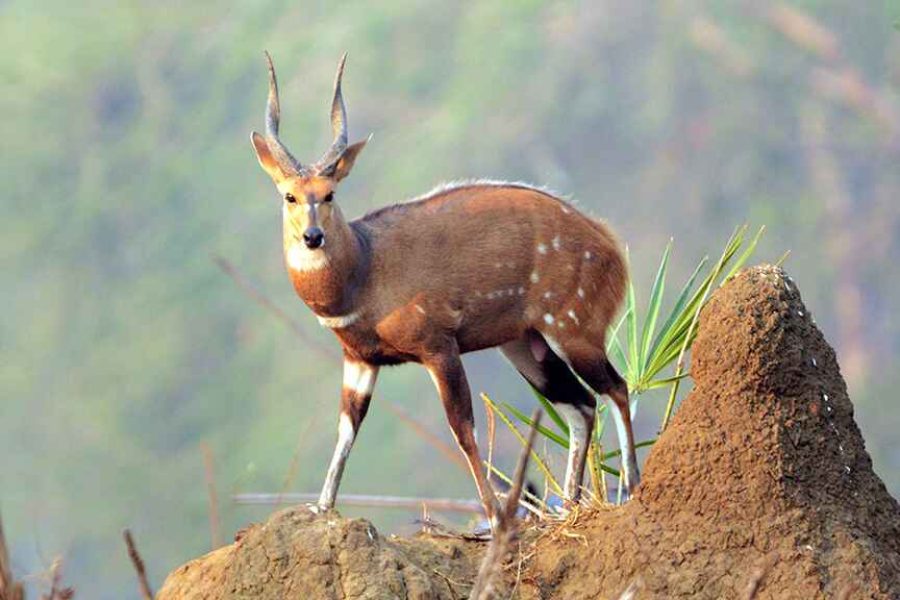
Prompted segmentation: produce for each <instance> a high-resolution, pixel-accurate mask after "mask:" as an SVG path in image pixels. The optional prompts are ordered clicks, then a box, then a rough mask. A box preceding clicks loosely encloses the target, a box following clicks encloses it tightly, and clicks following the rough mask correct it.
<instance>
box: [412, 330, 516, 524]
mask: <svg viewBox="0 0 900 600" xmlns="http://www.w3.org/2000/svg"><path fill="white" fill-rule="evenodd" d="M424 365H425V368H427V369H428V372H429V373H430V374H431V378H432V379H433V380H434V384H435V386H436V387H437V390H438V394H440V396H441V402H442V403H443V405H444V411H445V412H446V413H447V421H448V423H449V424H450V430H451V431H452V432H453V436H454V437H455V438H456V443H457V444H459V448H460V450H462V452H463V454H464V455H465V456H466V461H467V462H468V463H469V470H470V471H471V472H472V476H473V477H474V478H475V487H477V488H478V496H479V497H480V498H481V503H482V504H483V505H484V511H485V513H486V514H487V517H488V519H490V520H491V524H492V525H493V522H494V516H495V515H496V511H497V506H498V505H497V497H496V496H495V495H494V490H493V489H491V486H490V484H489V483H488V480H487V477H485V474H484V469H483V468H482V466H481V457H480V455H479V453H478V446H477V444H476V443H475V431H474V417H473V415H472V394H471V392H470V391H469V383H468V381H466V372H465V371H464V370H463V366H462V361H461V360H460V357H459V352H458V350H457V349H456V348H455V346H454V348H453V349H452V350H451V351H450V352H447V353H445V354H441V355H438V356H434V357H431V358H430V359H429V360H428V361H425V362H424Z"/></svg>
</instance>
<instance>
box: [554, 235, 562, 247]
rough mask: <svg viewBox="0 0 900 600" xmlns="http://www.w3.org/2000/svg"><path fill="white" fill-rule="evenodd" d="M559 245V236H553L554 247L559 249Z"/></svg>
mask: <svg viewBox="0 0 900 600" xmlns="http://www.w3.org/2000/svg"><path fill="white" fill-rule="evenodd" d="M559 247H560V243H559V236H556V237H555V238H553V249H554V250H559Z"/></svg>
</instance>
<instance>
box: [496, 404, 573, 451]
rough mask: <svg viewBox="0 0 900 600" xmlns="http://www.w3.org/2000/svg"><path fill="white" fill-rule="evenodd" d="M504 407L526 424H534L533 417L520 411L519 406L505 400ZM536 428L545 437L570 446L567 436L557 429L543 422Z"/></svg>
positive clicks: (566, 446)
mask: <svg viewBox="0 0 900 600" xmlns="http://www.w3.org/2000/svg"><path fill="white" fill-rule="evenodd" d="M503 407H504V408H505V409H506V410H508V411H509V412H510V413H512V415H513V416H514V417H515V418H517V419H518V420H519V421H521V422H522V423H524V424H525V425H526V426H528V427H531V426H532V425H533V423H532V421H531V417H529V416H528V415H526V414H525V413H523V412H522V411H520V410H519V409H518V408H516V407H515V406H513V405H512V404H510V403H509V402H504V403H503ZM536 429H537V430H538V433H540V434H541V435H543V436H544V437H546V438H549V439H550V440H552V441H554V442H556V443H557V444H559V445H560V446H562V447H563V448H566V449H568V448H569V441H568V440H567V439H566V438H564V437H563V436H561V435H559V434H558V433H556V432H555V431H553V430H552V429H550V428H548V427H546V426H544V425H541V424H538V426H537V428H536Z"/></svg>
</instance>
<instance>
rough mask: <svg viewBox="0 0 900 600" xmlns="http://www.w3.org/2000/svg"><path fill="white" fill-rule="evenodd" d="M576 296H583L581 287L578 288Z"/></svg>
mask: <svg viewBox="0 0 900 600" xmlns="http://www.w3.org/2000/svg"><path fill="white" fill-rule="evenodd" d="M578 297H579V298H584V290H583V289H581V288H578Z"/></svg>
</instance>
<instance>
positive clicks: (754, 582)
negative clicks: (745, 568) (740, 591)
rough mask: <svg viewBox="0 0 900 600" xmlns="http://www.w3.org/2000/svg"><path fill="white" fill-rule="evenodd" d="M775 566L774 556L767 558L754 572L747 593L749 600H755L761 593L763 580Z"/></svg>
mask: <svg viewBox="0 0 900 600" xmlns="http://www.w3.org/2000/svg"><path fill="white" fill-rule="evenodd" d="M774 564H775V557H774V556H771V555H770V556H767V557H766V558H765V559H764V560H763V563H762V565H760V566H759V568H757V569H756V571H754V572H753V575H752V576H751V577H750V581H749V583H747V591H746V592H745V594H746V597H747V600H754V599H755V598H756V595H757V594H758V593H759V589H760V586H761V585H762V581H763V579H765V578H766V575H767V574H768V572H769V571H770V570H771V569H772V567H773V566H774Z"/></svg>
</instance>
